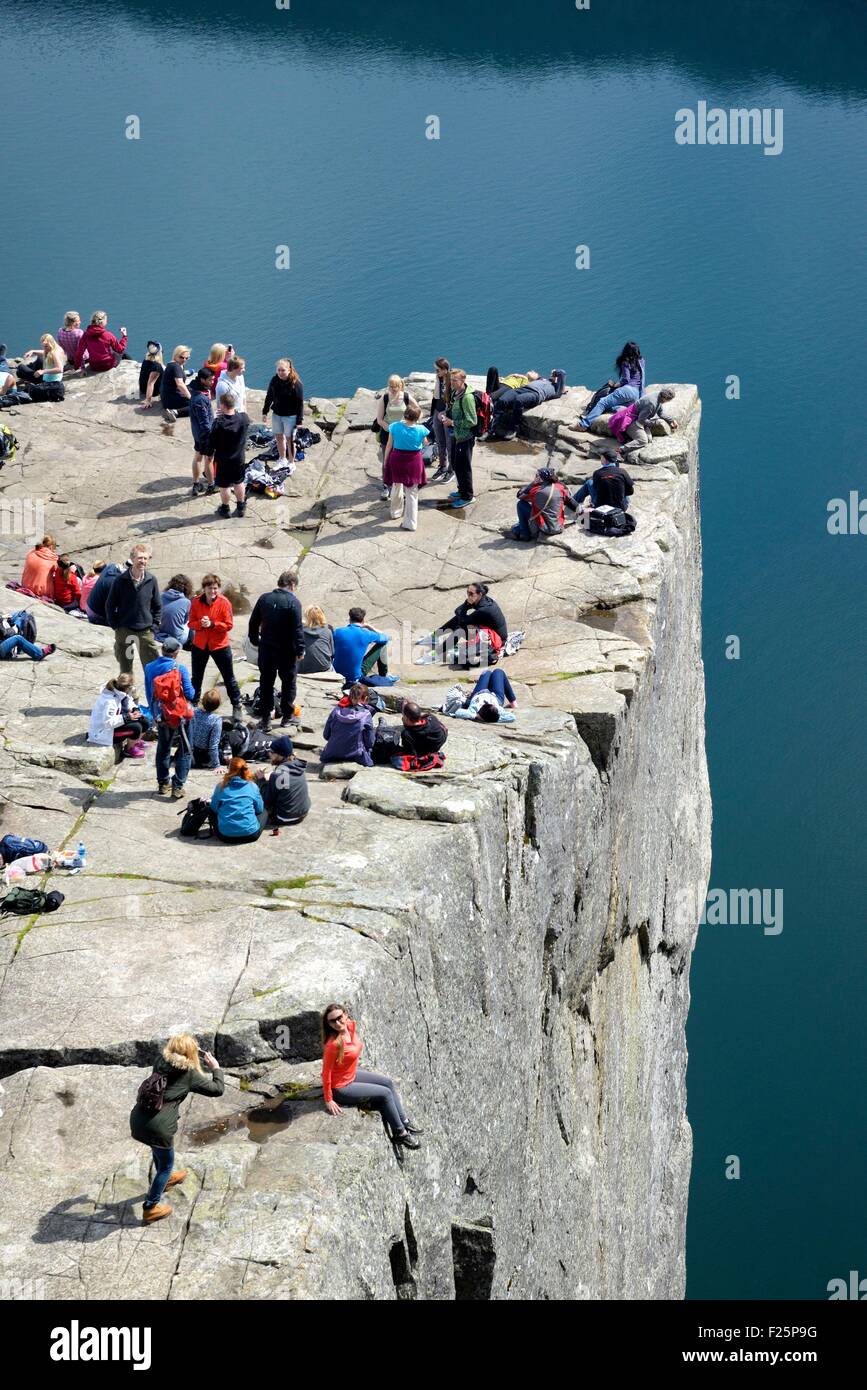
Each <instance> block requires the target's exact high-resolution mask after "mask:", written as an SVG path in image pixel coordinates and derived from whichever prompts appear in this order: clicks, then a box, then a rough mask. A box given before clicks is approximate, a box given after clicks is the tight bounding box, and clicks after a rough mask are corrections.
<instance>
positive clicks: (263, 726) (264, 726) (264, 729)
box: [259, 719, 271, 734]
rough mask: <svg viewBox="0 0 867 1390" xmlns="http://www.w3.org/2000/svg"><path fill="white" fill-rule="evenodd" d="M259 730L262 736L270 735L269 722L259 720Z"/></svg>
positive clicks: (268, 720) (267, 720)
mask: <svg viewBox="0 0 867 1390" xmlns="http://www.w3.org/2000/svg"><path fill="white" fill-rule="evenodd" d="M259 728H260V729H261V730H262V733H263V734H270V732H271V720H270V719H260V720H259Z"/></svg>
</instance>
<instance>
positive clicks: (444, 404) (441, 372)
mask: <svg viewBox="0 0 867 1390" xmlns="http://www.w3.org/2000/svg"><path fill="white" fill-rule="evenodd" d="M434 367H435V368H436V381H435V382H434V393H433V400H432V401H431V429H432V430H433V437H434V439H435V440H436V446H437V457H438V458H439V466H438V467H437V471H436V473H434V474H432V475H431V482H432V483H447V482H449V481H450V480H451V479H452V478H453V477H454V476H455V475H454V469H453V468H452V465H451V457H450V455H451V442H452V439H453V437H454V436H453V435H450V434H449V431H448V430H447V429H446V427H445V425H444V424H443V419H442V417H443V416H444V415H448V413H449V406H450V405H451V400H452V377H451V372H452V369H451V364H450V363H449V360H448V358H447V357H438V358H437V360H436V362H435V363H434Z"/></svg>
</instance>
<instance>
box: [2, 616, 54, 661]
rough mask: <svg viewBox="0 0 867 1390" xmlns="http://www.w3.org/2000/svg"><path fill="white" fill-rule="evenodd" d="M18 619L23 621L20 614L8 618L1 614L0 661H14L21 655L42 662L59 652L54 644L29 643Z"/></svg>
mask: <svg viewBox="0 0 867 1390" xmlns="http://www.w3.org/2000/svg"><path fill="white" fill-rule="evenodd" d="M16 618H18V619H19V620H21V621H23V619H22V617H21V614H20V613H13V614H11V615H10V616H9V617H8V618H7V617H4V616H3V614H2V613H0V661H12V660H13V659H14V658H15V657H17V656H18V655H19V653H21V654H23V655H24V656H29V657H30V660H31V661H42V660H43V659H44V658H45V657H46V656H50V655H51V653H52V652H53V651H56V650H57V648H56V647H55V645H54V643H53V642H49V643H48V645H47V646H45V645H43V644H41V643H38V642H31V641H29V639H28V638H26V637H25V636H24V635H23V633H22V632H21V631H20V629H19V627H18V623H17V622H16V621H15V619H16Z"/></svg>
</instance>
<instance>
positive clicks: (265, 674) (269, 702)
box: [259, 644, 298, 719]
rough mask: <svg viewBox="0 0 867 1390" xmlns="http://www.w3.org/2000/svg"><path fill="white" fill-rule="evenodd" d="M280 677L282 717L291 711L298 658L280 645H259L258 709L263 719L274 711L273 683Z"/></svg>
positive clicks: (288, 714)
mask: <svg viewBox="0 0 867 1390" xmlns="http://www.w3.org/2000/svg"><path fill="white" fill-rule="evenodd" d="M278 676H279V677H280V713H281V715H282V716H283V718H284V719H286V718H288V717H289V716H290V715H291V713H292V707H293V705H294V704H295V689H296V685H297V682H298V658H297V656H296V655H295V653H294V652H289V651H285V650H284V649H283V648H282V647H266V646H265V645H264V644H263V645H261V646H260V647H259V711H260V714H261V717H262V718H263V719H270V718H271V716H272V714H273V713H274V683H275V681H276V679H277V677H278Z"/></svg>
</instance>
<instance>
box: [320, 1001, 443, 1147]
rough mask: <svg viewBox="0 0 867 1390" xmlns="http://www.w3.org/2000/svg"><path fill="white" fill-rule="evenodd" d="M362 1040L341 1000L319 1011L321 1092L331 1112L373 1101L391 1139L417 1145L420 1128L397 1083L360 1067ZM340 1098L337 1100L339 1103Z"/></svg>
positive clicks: (404, 1144) (326, 1107) (411, 1145)
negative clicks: (340, 1002) (405, 1106)
mask: <svg viewBox="0 0 867 1390" xmlns="http://www.w3.org/2000/svg"><path fill="white" fill-rule="evenodd" d="M361 1049H362V1042H361V1038H360V1037H359V1035H358V1028H357V1025H356V1023H355V1020H354V1019H352V1018H350V1017H349V1013H348V1012H347V1010H346V1008H345V1007H344V1006H343V1004H329V1005H328V1008H327V1009H325V1010H324V1012H323V1014H322V1095H323V1098H324V1100H325V1109H326V1110H327V1111H328V1113H329V1114H330V1115H339V1114H340V1113H341V1111H340V1106H341V1105H350V1106H351V1105H364V1104H365V1103H367V1104H369V1105H372V1106H373V1107H374V1109H376V1110H378V1111H379V1112H380V1114H381V1115H382V1117H383V1119H384V1121H385V1123H386V1124H387V1125H388V1128H389V1131H390V1133H391V1138H392V1140H393V1141H394V1142H395V1143H397V1144H403V1146H404V1148H406V1149H417V1148H418V1147H419V1142H418V1140H417V1139H416V1138H414V1135H416V1134H421V1133H422V1131H421V1130H420V1129H419V1128H418V1126H417V1125H414V1124H413V1123H412V1122H411V1121H410V1120H408V1119H407V1117H406V1111H405V1110H404V1108H403V1102H402V1101H401V1098H400V1095H399V1094H398V1090H397V1087H396V1086H395V1084H394V1082H393V1081H392V1080H391V1077H389V1076H382V1075H381V1073H380V1072H376V1071H360V1070H359V1067H358V1059H359V1057H360V1056H361ZM338 1102H339V1104H338Z"/></svg>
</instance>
